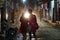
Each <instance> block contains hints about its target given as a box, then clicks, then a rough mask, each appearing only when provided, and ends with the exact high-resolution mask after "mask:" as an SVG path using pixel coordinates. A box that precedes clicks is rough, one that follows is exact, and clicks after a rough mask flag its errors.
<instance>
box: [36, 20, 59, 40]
mask: <svg viewBox="0 0 60 40" xmlns="http://www.w3.org/2000/svg"><path fill="white" fill-rule="evenodd" d="M36 35H37V38H43V40H60V29H57V28H54V27H53V26H52V25H50V24H49V23H47V22H45V21H44V20H43V21H40V27H39V29H38V30H37V32H36Z"/></svg>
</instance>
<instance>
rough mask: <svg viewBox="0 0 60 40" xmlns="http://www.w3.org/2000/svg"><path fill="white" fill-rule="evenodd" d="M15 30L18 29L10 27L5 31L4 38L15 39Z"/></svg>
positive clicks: (7, 39)
mask: <svg viewBox="0 0 60 40" xmlns="http://www.w3.org/2000/svg"><path fill="white" fill-rule="evenodd" d="M17 30H18V29H17V28H10V29H9V30H8V31H7V32H6V38H5V40H15V37H16V33H17Z"/></svg>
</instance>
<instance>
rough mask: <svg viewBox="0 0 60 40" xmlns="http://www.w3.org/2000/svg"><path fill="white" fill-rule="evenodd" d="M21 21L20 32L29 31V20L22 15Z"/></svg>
mask: <svg viewBox="0 0 60 40" xmlns="http://www.w3.org/2000/svg"><path fill="white" fill-rule="evenodd" d="M20 22H21V27H20V32H21V33H26V32H27V26H28V21H27V20H26V19H25V18H24V17H23V16H22V17H21V19H20Z"/></svg>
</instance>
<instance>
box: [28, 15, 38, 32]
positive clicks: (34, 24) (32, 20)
mask: <svg viewBox="0 0 60 40" xmlns="http://www.w3.org/2000/svg"><path fill="white" fill-rule="evenodd" d="M29 23H30V25H31V26H32V27H31V31H30V32H36V29H37V28H38V24H37V21H36V16H35V15H31V16H30V20H29Z"/></svg>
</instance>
